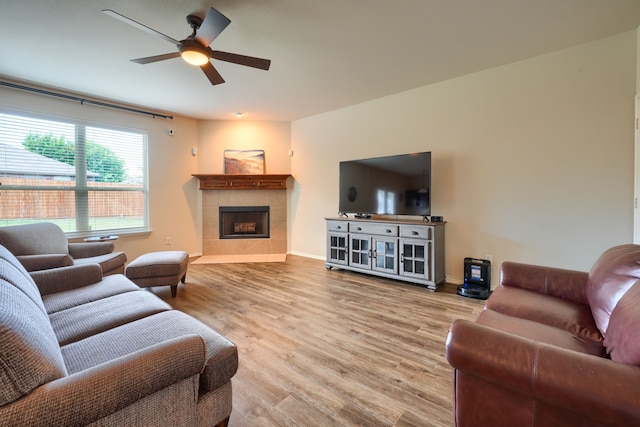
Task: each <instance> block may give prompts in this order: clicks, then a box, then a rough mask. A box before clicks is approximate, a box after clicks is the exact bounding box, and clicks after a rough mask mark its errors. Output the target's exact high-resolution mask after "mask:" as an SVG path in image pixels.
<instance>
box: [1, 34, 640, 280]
mask: <svg viewBox="0 0 640 427" xmlns="http://www.w3.org/2000/svg"><path fill="white" fill-rule="evenodd" d="M638 37H639V35H638V34H637V32H635V31H634V32H630V33H625V34H621V35H617V36H614V37H610V38H607V39H603V40H599V41H596V42H593V43H589V44H585V45H581V46H578V47H575V48H571V49H567V50H563V51H560V52H555V53H552V54H548V55H544V56H540V57H537V58H532V59H528V60H525V61H521V62H517V63H513V64H509V65H506V66H502V67H498V68H494V69H490V70H486V71H483V72H480V73H475V74H471V75H468V76H463V77H460V78H456V79H452V80H449V81H445V82H442V83H438V84H434V85H430V86H426V87H422V88H418V89H415V90H411V91H408V92H404V93H400V94H396V95H393V96H389V97H386V98H382V99H377V100H374V101H371V102H367V103H364V104H360V105H355V106H352V107H349V108H344V109H340V110H336V111H332V112H328V113H326V114H321V115H318V116H314V117H310V118H306V119H302V120H298V121H295V122H293V123H284V122H251V121H244V120H239V121H231V120H230V121H196V120H192V119H188V118H181V117H176V118H175V119H174V120H165V119H152V118H149V117H146V116H142V115H139V114H131V113H124V112H118V111H114V110H110V109H106V108H101V107H94V106H87V105H85V106H81V105H79V104H76V103H73V102H69V101H62V100H57V99H54V98H49V97H45V96H40V95H32V94H28V93H26V92H22V91H18V90H13V89H6V88H1V87H0V106H2V107H9V108H15V109H22V110H26V111H37V112H43V113H48V114H56V115H59V116H62V117H75V118H80V119H84V120H87V121H90V122H97V123H105V124H115V125H118V126H125V127H131V128H136V129H146V130H147V131H148V133H149V163H150V168H149V169H150V172H149V173H150V187H151V196H150V206H151V212H150V214H151V226H152V229H153V232H152V233H151V234H150V235H147V236H123V237H121V238H120V240H118V242H117V247H118V249H121V250H125V251H126V252H127V254H128V256H129V258H130V259H133V258H134V257H136V256H137V255H139V254H141V253H143V252H149V251H152V250H163V249H182V250H186V251H188V252H189V253H191V254H199V253H201V251H202V240H201V232H202V230H201V227H202V225H201V223H202V218H201V205H202V198H201V194H200V193H201V192H200V191H199V190H198V189H197V188H198V183H197V180H196V179H195V178H192V177H191V174H192V173H222V172H223V152H224V150H225V149H227V148H231V149H264V150H265V152H266V169H267V173H273V174H288V173H291V174H292V175H293V176H294V179H293V180H292V181H293V182H292V188H291V189H289V190H288V191H287V195H288V200H289V206H288V216H289V217H288V227H289V232H288V236H289V243H288V251H289V252H290V253H294V254H300V255H305V256H311V257H317V258H324V256H325V223H324V218H325V217H328V216H334V215H335V214H336V213H337V203H338V162H339V161H340V160H345V159H354V158H362V157H372V156H382V155H391V154H400V153H406V152H411V151H426V150H430V151H432V153H433V174H432V180H433V194H432V204H433V209H432V213H433V214H434V215H443V216H444V217H445V220H447V221H448V223H447V225H446V274H447V277H448V279H449V280H452V281H456V280H460V279H461V278H462V265H463V258H464V257H466V256H474V257H483V256H485V255H487V254H491V255H492V256H493V265H494V269H493V272H494V284H495V283H496V280H497V278H495V277H496V275H497V266H498V265H499V263H500V262H502V261H504V260H516V261H523V262H531V263H543V264H548V265H554V266H560V267H565V268H578V269H588V268H589V266H590V265H591V264H592V262H593V261H594V259H595V258H596V257H597V256H598V255H599V254H600V253H601V252H602V251H603V250H604V249H606V248H607V247H609V246H612V245H615V244H619V243H625V242H630V241H631V240H632V235H633V194H634V193H633V182H634V181H633V170H634V161H633V155H634V143H633V136H634V130H633V119H634V95H635V92H636V81H640V74H638V73H637V71H636V58H637V57H638V56H640V55H638V54H637V52H638V47H637V46H638V43H637V40H638ZM170 128H172V129H174V136H169V132H168V130H169V129H170ZM192 147H197V148H198V154H197V156H192V154H191V148H192ZM289 150H293V157H289ZM165 237H171V238H172V243H173V244H172V245H170V246H167V245H165V244H164V242H165Z"/></svg>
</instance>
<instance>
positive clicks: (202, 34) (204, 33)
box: [195, 8, 231, 46]
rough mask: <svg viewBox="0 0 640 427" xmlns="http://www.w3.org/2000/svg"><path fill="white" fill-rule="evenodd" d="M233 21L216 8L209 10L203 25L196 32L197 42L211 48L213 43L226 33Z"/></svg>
mask: <svg viewBox="0 0 640 427" xmlns="http://www.w3.org/2000/svg"><path fill="white" fill-rule="evenodd" d="M230 23H231V20H230V19H229V18H227V17H226V16H224V15H223V14H222V13H220V12H218V11H217V10H215V9H214V8H211V9H209V12H208V13H207V16H205V18H204V21H202V25H200V28H198V31H197V32H196V37H195V38H196V40H197V41H198V42H199V43H200V44H201V45H203V46H209V45H210V44H211V42H212V41H213V40H214V39H215V38H216V37H218V36H219V35H220V33H221V32H223V31H224V29H225V28H227V26H228V25H229V24H230Z"/></svg>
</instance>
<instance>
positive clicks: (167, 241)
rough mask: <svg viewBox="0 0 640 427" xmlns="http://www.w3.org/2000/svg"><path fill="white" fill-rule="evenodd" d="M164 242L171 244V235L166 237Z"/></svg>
mask: <svg viewBox="0 0 640 427" xmlns="http://www.w3.org/2000/svg"><path fill="white" fill-rule="evenodd" d="M164 244H165V245H170V244H171V237H165V238H164Z"/></svg>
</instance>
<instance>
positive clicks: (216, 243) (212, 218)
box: [202, 189, 287, 255]
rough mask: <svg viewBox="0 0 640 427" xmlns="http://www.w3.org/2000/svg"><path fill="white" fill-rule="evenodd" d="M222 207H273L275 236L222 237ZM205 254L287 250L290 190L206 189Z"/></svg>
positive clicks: (203, 243)
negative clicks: (288, 198) (220, 220)
mask: <svg viewBox="0 0 640 427" xmlns="http://www.w3.org/2000/svg"><path fill="white" fill-rule="evenodd" d="M220 206H269V207H270V222H271V224H270V225H271V227H270V228H271V235H270V237H269V238H258V239H220V229H219V219H220V218H219V207H220ZM202 251H203V255H258V254H285V253H287V192H286V191H283V190H268V189H262V190H206V191H203V192H202Z"/></svg>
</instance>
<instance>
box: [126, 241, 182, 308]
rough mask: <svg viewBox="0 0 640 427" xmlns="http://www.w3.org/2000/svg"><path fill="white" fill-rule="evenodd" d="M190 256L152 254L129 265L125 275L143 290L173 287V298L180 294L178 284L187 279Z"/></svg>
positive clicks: (175, 253) (168, 252)
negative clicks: (154, 287) (153, 287)
mask: <svg viewBox="0 0 640 427" xmlns="http://www.w3.org/2000/svg"><path fill="white" fill-rule="evenodd" d="M188 264H189V255H188V254H187V253H186V252H184V251H161V252H150V253H148V254H144V255H140V256H139V257H138V258H136V259H134V260H133V261H131V263H129V265H127V268H126V270H125V275H126V276H127V278H129V280H131V281H132V282H134V283H135V284H136V285H138V286H140V287H141V288H150V287H152V286H171V296H172V297H174V298H175V296H176V293H177V292H178V282H182V283H184V282H185V280H186V278H187V265H188Z"/></svg>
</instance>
